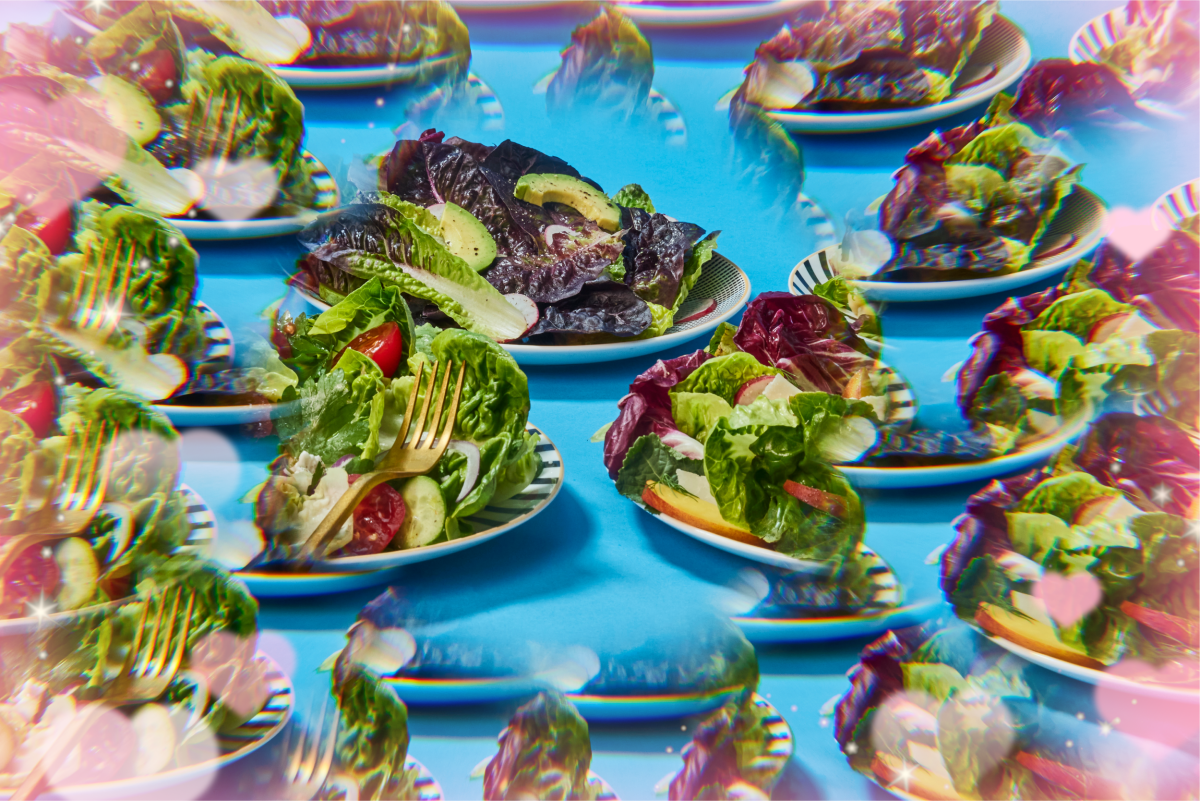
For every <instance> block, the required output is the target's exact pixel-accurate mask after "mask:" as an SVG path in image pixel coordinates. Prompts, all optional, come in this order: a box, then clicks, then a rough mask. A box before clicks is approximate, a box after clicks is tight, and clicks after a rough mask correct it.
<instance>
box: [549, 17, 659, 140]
mask: <svg viewBox="0 0 1200 801" xmlns="http://www.w3.org/2000/svg"><path fill="white" fill-rule="evenodd" d="M653 80H654V56H653V55H652V53H651V50H650V43H649V42H647V41H646V39H645V37H643V36H642V34H641V32H640V31H639V30H638V28H637V25H635V24H634V23H633V21H632V20H630V19H629V18H628V17H626V16H625V15H624V14H622V13H621V12H619V11H617V10H615V9H613V8H611V7H605V8H603V9H601V11H600V13H599V14H598V15H597V16H596V18H595V19H593V20H591V21H590V22H588V23H587V24H585V25H580V26H579V27H578V28H576V29H575V30H574V31H572V33H571V44H570V46H569V47H567V49H566V50H564V51H563V54H562V66H560V67H559V68H558V71H557V72H556V73H555V74H554V78H553V79H552V80H551V81H550V85H549V86H548V87H547V89H546V108H547V110H549V111H550V112H552V113H553V112H559V113H561V112H567V111H570V110H571V109H572V108H573V107H574V106H575V105H576V104H579V105H581V106H584V105H586V106H589V107H593V108H597V109H601V110H605V111H611V112H613V113H614V115H616V116H618V117H619V118H623V119H625V120H628V119H630V118H631V117H633V116H634V115H636V114H638V113H640V112H643V111H645V109H646V101H647V99H648V98H649V96H650V84H651V83H652V82H653Z"/></svg>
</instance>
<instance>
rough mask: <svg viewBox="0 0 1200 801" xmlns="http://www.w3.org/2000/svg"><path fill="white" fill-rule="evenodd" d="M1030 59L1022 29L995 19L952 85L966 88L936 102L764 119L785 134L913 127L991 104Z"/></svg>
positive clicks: (786, 114)
mask: <svg viewBox="0 0 1200 801" xmlns="http://www.w3.org/2000/svg"><path fill="white" fill-rule="evenodd" d="M1032 59H1033V53H1032V51H1030V49H1029V42H1028V41H1026V39H1025V36H1024V34H1022V33H1021V29H1020V28H1018V27H1017V26H1016V25H1015V24H1014V23H1013V22H1012V21H1010V20H1008V19H1007V18H1005V17H1002V16H997V17H996V18H995V19H994V20H993V21H992V24H991V25H989V26H988V27H987V28H986V29H985V30H984V32H983V38H982V39H980V41H979V46H978V47H977V48H976V49H975V52H974V53H972V54H971V59H970V60H969V61H968V62H967V64H966V66H965V67H963V71H962V74H961V75H959V78H958V80H957V81H956V85H958V86H963V87H965V88H963V89H958V90H957V91H954V92H952V93H951V94H950V96H949V97H948V98H946V99H945V100H943V101H942V102H940V103H934V104H932V105H928V106H917V107H915V108H905V109H896V110H889V111H849V112H836V111H782V110H771V111H768V112H767V114H768V115H769V116H770V117H771V118H772V119H774V120H777V121H778V122H779V123H780V124H781V125H783V127H784V128H786V129H788V130H789V131H799V132H804V133H851V132H853V133H858V132H863V131H883V130H887V129H889V128H902V127H904V126H907V125H917V124H918V123H923V122H929V121H931V120H938V119H941V118H943V117H949V116H950V115H951V114H957V113H958V112H960V111H964V110H966V109H968V108H970V107H971V106H974V105H977V104H979V103H983V102H984V101H987V100H990V99H991V98H992V97H994V96H995V95H997V94H999V93H1000V92H1002V91H1004V90H1005V89H1007V88H1008V87H1009V86H1011V85H1012V84H1013V83H1015V82H1016V80H1017V79H1018V78H1020V77H1021V73H1023V72H1025V68H1026V67H1028V66H1029V62H1030V61H1031V60H1032ZM989 76H990V77H989ZM985 77H986V80H984V78H985ZM976 81H977V82H978V83H975V82H976ZM972 84H973V85H972Z"/></svg>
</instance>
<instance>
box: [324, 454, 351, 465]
mask: <svg viewBox="0 0 1200 801" xmlns="http://www.w3.org/2000/svg"><path fill="white" fill-rule="evenodd" d="M353 458H354V454H352V453H347V454H346V455H345V456H343V457H342V458H340V459H338V460H337V461H336V462H334V463H333V464H331V465H329V466H330V467H345V466H346V463H347V462H349V461H350V460H351V459H353Z"/></svg>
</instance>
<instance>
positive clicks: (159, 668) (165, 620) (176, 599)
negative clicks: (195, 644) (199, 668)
mask: <svg viewBox="0 0 1200 801" xmlns="http://www.w3.org/2000/svg"><path fill="white" fill-rule="evenodd" d="M183 595H184V588H183V587H179V586H176V587H172V588H169V589H167V590H166V591H164V592H163V593H162V594H161V595H160V596H159V597H158V598H157V602H158V603H157V606H158V611H157V613H155V616H154V622H153V624H151V625H150V628H149V631H148V632H147V626H146V621H147V620H148V619H149V615H150V607H151V606H152V605H154V601H155V598H153V597H151V598H148V599H147V600H146V603H145V605H144V606H143V607H142V617H141V619H140V620H139V621H138V627H137V632H136V633H135V634H134V639H133V645H132V646H130V648H129V653H128V654H127V655H126V657H125V664H124V666H123V669H122V671H121V675H122V676H128V677H130V678H158V677H168V676H174V675H175V674H176V673H177V672H179V667H180V665H181V664H182V662H183V657H184V653H185V652H186V651H187V640H188V635H189V634H190V633H191V628H192V610H193V609H194V608H195V605H196V591H195V590H188V591H187V596H188V601H187V608H186V610H185V611H184V613H183V619H182V622H181V623H180V625H179V634H178V638H177V639H176V638H175V624H176V621H177V620H178V619H179V603H180V601H181V600H182V599H183ZM168 603H170V606H171V611H170V614H167V605H168ZM164 627H165V630H164ZM143 640H145V644H144V647H143Z"/></svg>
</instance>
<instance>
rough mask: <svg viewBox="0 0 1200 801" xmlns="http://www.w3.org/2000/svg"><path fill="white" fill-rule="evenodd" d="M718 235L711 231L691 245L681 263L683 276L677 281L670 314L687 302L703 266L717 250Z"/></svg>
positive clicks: (717, 232)
mask: <svg viewBox="0 0 1200 801" xmlns="http://www.w3.org/2000/svg"><path fill="white" fill-rule="evenodd" d="M720 233H721V232H720V231H713V232H712V233H711V234H709V235H708V236H706V237H704V238H703V239H701V240H700V241H699V242H697V243H696V244H695V245H692V249H691V251H689V252H688V254H687V258H686V259H685V260H684V262H683V276H682V277H681V278H680V279H679V294H678V295H676V296H675V304H674V305H673V306H671V313H672V314H674V313H675V312H678V311H679V307H680V306H682V305H683V302H684V301H685V300H687V296H688V293H689V292H691V291H692V287H694V286H695V285H696V282H697V281H699V280H700V273H701V272H702V271H703V269H704V265H705V264H707V263H708V260H709V259H711V258H712V254H713V251H714V250H716V249H717V236H718V235H719V234H720Z"/></svg>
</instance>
